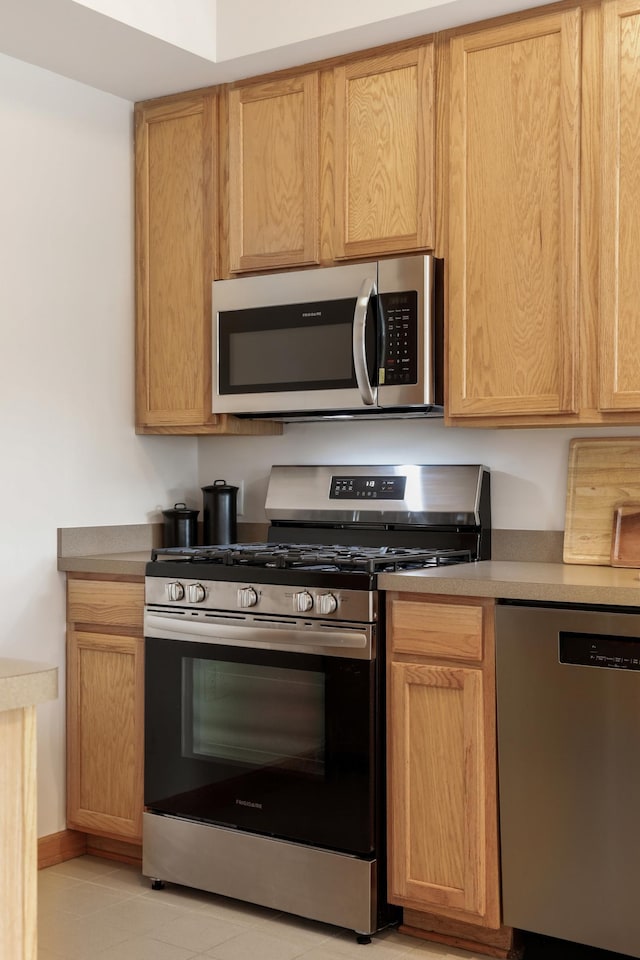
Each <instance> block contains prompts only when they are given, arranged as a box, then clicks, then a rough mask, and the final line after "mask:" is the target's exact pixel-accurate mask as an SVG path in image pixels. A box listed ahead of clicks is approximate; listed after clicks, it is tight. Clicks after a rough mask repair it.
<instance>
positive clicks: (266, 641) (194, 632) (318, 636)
mask: <svg viewBox="0 0 640 960" xmlns="http://www.w3.org/2000/svg"><path fill="white" fill-rule="evenodd" d="M368 629H369V628H368V627H366V626H363V628H362V629H361V630H358V629H349V628H348V627H344V628H343V627H339V628H333V627H332V628H329V629H327V630H310V629H309V627H308V626H307V625H305V626H304V627H303V626H302V625H301V626H299V627H298V628H296V627H291V628H286V627H284V628H283V626H282V625H281V624H278V625H277V626H272V625H270V624H269V625H266V624H264V623H254V624H253V625H252V626H238V625H237V624H235V623H231V624H230V623H224V622H215V621H213V622H212V621H208V622H203V621H202V620H190V619H189V620H188V619H186V618H185V619H184V620H182V619H180V620H177V619H176V617H175V616H174V615H172V614H162V613H159V612H157V611H156V612H153V613H151V612H149V611H145V615H144V633H145V636H146V637H151V638H153V637H156V638H158V639H161V640H163V639H164V640H187V641H189V640H192V641H193V640H195V641H199V642H200V643H206V642H207V641H212V642H221V643H224V644H226V645H227V646H229V647H233V646H238V647H256V648H260V647H263V648H265V649H269V648H272V649H276V648H279V649H282V648H283V647H284V648H285V649H286V648H288V647H291V646H294V645H296V646H299V647H300V646H302V647H305V648H307V647H320V648H323V649H326V648H332V649H335V648H345V649H349V650H364V649H365V648H366V647H367V646H368V645H369V644H370V642H371V640H370V637H369V635H368Z"/></svg>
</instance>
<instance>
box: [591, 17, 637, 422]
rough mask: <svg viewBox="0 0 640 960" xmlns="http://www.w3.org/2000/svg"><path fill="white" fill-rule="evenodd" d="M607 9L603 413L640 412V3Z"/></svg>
mask: <svg viewBox="0 0 640 960" xmlns="http://www.w3.org/2000/svg"><path fill="white" fill-rule="evenodd" d="M602 9H603V17H604V23H603V36H604V49H603V84H604V86H603V103H602V221H601V258H602V263H601V271H600V307H601V309H600V337H599V343H600V409H601V410H604V411H617V410H618V411H623V410H640V362H639V360H638V357H639V355H640V322H639V316H640V313H639V311H640V269H638V251H639V250H640V3H638V2H637V0H635V2H634V0H608V2H607V3H605V4H603V8H602Z"/></svg>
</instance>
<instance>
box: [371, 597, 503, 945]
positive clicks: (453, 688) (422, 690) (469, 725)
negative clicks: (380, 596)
mask: <svg viewBox="0 0 640 960" xmlns="http://www.w3.org/2000/svg"><path fill="white" fill-rule="evenodd" d="M447 607H448V613H447V615H446V616H445V615H444V613H443V611H444V609H445V608H447ZM418 608H422V617H421V620H422V623H423V629H424V638H425V642H424V645H423V646H422V649H420V644H419V639H418V637H417V635H416V633H415V631H414V628H415V627H416V625H417V624H418V622H419V621H418V619H417V612H418ZM493 609H494V607H493V601H486V600H479V601H473V600H465V601H459V602H451V601H450V602H447V601H445V600H444V599H443V598H438V599H433V600H432V599H431V598H425V597H419V596H410V595H406V596H403V595H402V594H390V595H389V602H388V610H389V613H388V628H389V629H388V640H389V641H390V646H391V658H390V663H389V667H388V678H389V682H388V807H389V817H388V824H389V826H388V829H389V890H388V896H389V900H390V902H392V903H396V904H398V905H400V906H403V907H405V908H407V909H409V910H411V911H418V912H420V913H428V914H431V915H437V916H441V917H445V918H449V919H451V920H456V921H462V922H464V923H467V924H473V925H475V926H478V927H486V928H491V929H494V930H497V929H498V928H499V927H500V886H499V869H498V832H497V820H498V814H497V769H496V747H495V738H496V726H495V679H494V669H495V659H494V638H493V622H494V617H493ZM432 611H433V616H434V624H435V625H436V626H435V627H434V629H433V631H430V623H431V612H432ZM456 618H457V619H458V620H459V623H460V636H459V642H458V640H457V639H456V636H455V630H454V629H453V625H454V623H455V621H456ZM407 620H408V621H409V622H410V623H411V625H412V626H411V633H412V637H411V644H410V645H407V644H406V637H403V630H404V628H405V627H406V621H407ZM437 624H445V625H446V631H445V632H446V635H447V636H448V644H447V646H446V647H445V645H444V644H436V645H432V644H431V635H433V636H438V628H437ZM478 633H480V634H481V637H479V636H478ZM430 634H431V635H430ZM440 636H442V634H440ZM469 636H475V637H476V638H477V639H478V640H480V647H479V648H478V645H477V643H474V644H471V646H470V644H469ZM479 649H481V650H482V651H483V652H482V655H481V659H479V658H478V652H479Z"/></svg>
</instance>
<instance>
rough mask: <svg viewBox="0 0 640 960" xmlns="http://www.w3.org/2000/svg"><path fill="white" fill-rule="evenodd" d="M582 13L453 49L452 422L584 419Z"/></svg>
mask: <svg viewBox="0 0 640 960" xmlns="http://www.w3.org/2000/svg"><path fill="white" fill-rule="evenodd" d="M581 50H582V48H581V11H580V10H579V9H569V10H561V11H558V12H555V13H551V14H547V15H544V16H536V17H531V18H529V19H525V20H522V19H519V20H514V21H513V22H508V23H504V24H502V25H498V26H492V27H488V28H485V29H480V30H476V31H474V32H472V33H463V34H462V35H460V36H456V37H454V38H453V39H452V40H451V43H450V70H451V72H450V103H451V110H450V140H449V187H448V198H449V199H448V202H449V211H448V214H449V216H448V222H449V257H448V277H449V283H448V317H449V329H448V343H449V396H448V413H449V415H450V417H451V418H452V420H453V419H454V418H464V419H465V420H466V421H472V420H473V418H476V417H484V418H491V417H494V416H495V417H499V416H506V417H509V416H511V417H514V418H515V417H523V416H533V415H536V416H546V417H549V416H557V415H570V414H573V415H575V414H577V412H578V405H579V389H578V372H577V360H578V355H577V348H578V337H579V310H580V302H579V279H580V274H579V270H580V258H579V253H580V251H579V223H580V220H579V216H580V162H581V150H580V132H581V96H580V94H581Z"/></svg>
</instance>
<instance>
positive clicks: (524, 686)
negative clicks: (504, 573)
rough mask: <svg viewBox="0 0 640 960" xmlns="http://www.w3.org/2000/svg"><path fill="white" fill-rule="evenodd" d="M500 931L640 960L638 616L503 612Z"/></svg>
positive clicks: (515, 608) (506, 608)
mask: <svg viewBox="0 0 640 960" xmlns="http://www.w3.org/2000/svg"><path fill="white" fill-rule="evenodd" d="M496 629H497V651H496V656H497V663H496V669H497V697H498V758H499V779H500V831H501V847H502V883H503V904H504V911H503V912H504V922H505V924H508V925H510V926H514V927H518V928H520V929H522V930H530V931H533V932H535V933H542V934H546V935H548V936H552V937H559V938H561V939H564V940H573V941H576V942H578V943H584V944H589V945H591V946H594V947H601V948H605V949H607V950H613V951H617V952H620V953H624V954H628V955H630V956H632V957H640V672H639V671H640V612H634V611H627V610H621V609H620V608H613V607H611V608H608V609H607V608H603V607H592V608H586V607H565V606H553V605H544V606H541V605H538V604H525V603H517V604H515V603H505V604H501V605H499V606H498V608H497V620H496Z"/></svg>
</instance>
